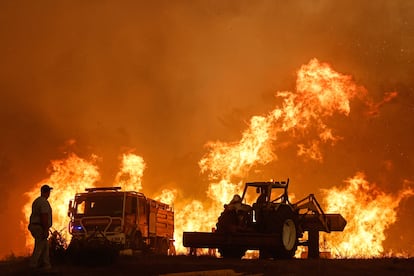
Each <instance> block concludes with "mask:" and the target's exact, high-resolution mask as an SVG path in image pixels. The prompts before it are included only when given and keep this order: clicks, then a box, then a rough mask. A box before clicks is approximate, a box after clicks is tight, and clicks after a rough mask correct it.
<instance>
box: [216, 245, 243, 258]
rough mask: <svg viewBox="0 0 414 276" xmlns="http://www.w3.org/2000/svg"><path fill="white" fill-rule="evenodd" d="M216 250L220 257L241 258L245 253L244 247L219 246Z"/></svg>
mask: <svg viewBox="0 0 414 276" xmlns="http://www.w3.org/2000/svg"><path fill="white" fill-rule="evenodd" d="M218 252H219V253H220V255H221V257H223V258H225V259H241V258H242V257H243V256H244V254H245V253H246V249H244V248H229V247H224V248H219V249H218Z"/></svg>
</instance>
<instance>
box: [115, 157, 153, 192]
mask: <svg viewBox="0 0 414 276" xmlns="http://www.w3.org/2000/svg"><path fill="white" fill-rule="evenodd" d="M144 169H145V162H144V159H143V158H142V157H141V156H138V155H135V154H133V153H126V154H123V155H122V165H121V170H120V171H119V173H118V174H117V175H116V178H115V184H114V185H115V186H120V187H121V188H122V189H123V190H126V191H136V192H139V191H141V190H142V183H141V181H142V176H143V174H144Z"/></svg>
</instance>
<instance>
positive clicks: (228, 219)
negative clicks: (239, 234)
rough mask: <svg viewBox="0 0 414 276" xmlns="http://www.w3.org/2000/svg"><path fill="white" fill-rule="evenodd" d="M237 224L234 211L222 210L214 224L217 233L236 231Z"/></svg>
mask: <svg viewBox="0 0 414 276" xmlns="http://www.w3.org/2000/svg"><path fill="white" fill-rule="evenodd" d="M237 224H238V222H237V214H236V211H234V210H231V211H229V210H224V211H223V212H222V213H221V215H220V217H219V218H218V222H217V224H216V228H217V230H216V231H217V232H218V233H232V232H236V229H237Z"/></svg>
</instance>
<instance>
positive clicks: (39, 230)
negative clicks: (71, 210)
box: [29, 185, 53, 270]
mask: <svg viewBox="0 0 414 276" xmlns="http://www.w3.org/2000/svg"><path fill="white" fill-rule="evenodd" d="M52 189H53V188H51V187H49V186H48V185H43V186H42V187H41V188H40V196H39V197H38V198H36V199H35V200H34V201H33V204H32V214H31V215H30V223H29V231H30V233H31V234H32V236H33V238H34V240H35V245H34V249H33V254H32V257H31V260H30V267H32V268H43V269H46V270H49V269H51V265H50V258H49V244H48V241H47V238H48V237H49V228H50V227H51V226H52V208H51V207H50V204H49V201H47V199H48V198H49V196H50V190H52Z"/></svg>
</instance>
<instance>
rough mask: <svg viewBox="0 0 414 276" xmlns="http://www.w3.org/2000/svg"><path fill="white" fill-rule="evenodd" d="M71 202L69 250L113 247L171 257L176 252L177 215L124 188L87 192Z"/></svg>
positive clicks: (171, 209) (161, 205) (167, 208)
mask: <svg viewBox="0 0 414 276" xmlns="http://www.w3.org/2000/svg"><path fill="white" fill-rule="evenodd" d="M85 191H86V192H84V193H77V194H76V195H75V198H74V200H71V201H70V202H69V210H68V216H69V217H70V222H69V233H70V234H71V235H72V240H71V243H70V245H69V246H71V245H72V246H75V247H77V248H81V247H88V246H97V245H102V244H105V245H109V246H111V247H114V248H117V249H119V250H124V249H132V250H141V251H151V252H154V253H156V254H161V255H168V254H169V253H170V252H174V251H175V250H174V244H173V241H174V240H173V238H174V211H173V208H172V207H171V206H169V205H168V204H165V203H162V202H159V201H156V200H153V199H150V198H147V197H146V196H145V195H144V194H142V193H139V192H134V191H121V187H101V188H87V189H85Z"/></svg>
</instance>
